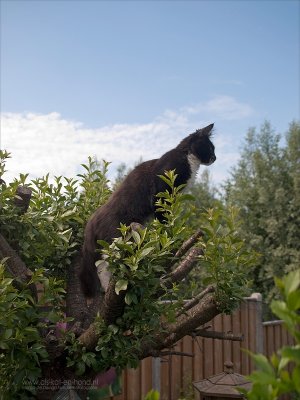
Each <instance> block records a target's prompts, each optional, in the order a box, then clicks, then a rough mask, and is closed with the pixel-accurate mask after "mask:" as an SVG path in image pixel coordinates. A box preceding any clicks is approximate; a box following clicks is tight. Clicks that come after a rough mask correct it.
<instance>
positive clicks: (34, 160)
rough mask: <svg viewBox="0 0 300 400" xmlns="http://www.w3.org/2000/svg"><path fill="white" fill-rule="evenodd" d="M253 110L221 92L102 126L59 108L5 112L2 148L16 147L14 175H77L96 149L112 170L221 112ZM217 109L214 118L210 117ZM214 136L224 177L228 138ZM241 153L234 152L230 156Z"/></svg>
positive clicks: (218, 175)
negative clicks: (149, 116) (143, 118)
mask: <svg viewBox="0 0 300 400" xmlns="http://www.w3.org/2000/svg"><path fill="white" fill-rule="evenodd" d="M251 111H252V109H251V107H250V106H248V105H246V104H241V103H239V102H237V101H236V100H235V99H234V98H231V97H228V96H218V97H215V98H213V99H211V100H209V101H208V102H206V103H200V104H198V105H195V106H192V107H183V108H181V109H180V110H178V111H174V110H167V111H165V112H164V113H163V114H162V115H161V116H159V117H157V118H156V119H154V121H152V122H149V123H145V124H115V125H109V126H104V127H101V128H98V129H90V128H87V127H85V126H84V125H83V124H81V123H79V122H76V121H70V120H66V119H64V118H63V117H62V116H61V115H60V114H58V113H50V114H45V115H39V114H33V113H24V114H17V113H3V114H2V116H1V148H2V149H6V150H7V151H9V152H11V153H12V158H11V159H10V160H9V161H8V163H7V168H6V169H7V170H8V172H7V173H6V175H5V177H4V178H5V179H6V180H7V181H10V180H11V179H13V177H16V176H18V174H19V173H20V172H22V173H25V172H28V173H29V174H30V177H39V176H42V175H45V174H46V173H48V172H49V173H50V175H51V176H54V175H65V176H74V175H76V174H77V173H78V172H79V166H80V164H82V163H85V162H86V161H87V158H88V156H94V155H95V156H97V158H98V159H105V160H107V161H110V162H112V168H111V171H112V172H111V173H113V171H115V169H116V167H117V166H118V165H119V164H120V163H121V162H124V163H126V164H127V165H128V166H132V165H133V164H134V162H136V161H137V160H138V159H139V158H141V157H142V158H143V159H144V160H147V159H151V158H156V157H159V156H160V155H161V154H163V153H164V152H166V151H167V150H169V149H171V148H172V147H174V146H176V145H177V144H178V143H179V142H180V140H181V139H182V138H183V137H185V136H186V135H187V134H189V133H191V132H193V131H194V130H195V129H196V128H200V127H202V126H205V124H207V123H210V122H212V121H213V120H215V119H216V118H219V119H221V120H222V119H225V120H226V119H232V118H244V117H246V116H248V115H249V113H251ZM212 115H213V116H214V118H212V119H210V118H211V117H212ZM200 116H201V119H200ZM195 117H196V118H195ZM203 117H205V118H203ZM227 139H228V137H227ZM214 141H215V144H216V148H217V153H218V154H217V156H218V159H220V156H222V153H223V156H222V159H224V163H223V164H222V169H220V168H219V169H218V167H217V164H216V165H215V166H213V168H212V175H213V178H215V180H217V181H220V180H221V179H223V178H224V177H225V174H226V170H225V169H224V165H226V164H227V161H226V159H227V157H226V140H224V138H222V137H218V136H216V137H215V139H214ZM236 156H237V155H233V154H232V155H231V156H230V157H231V160H232V158H236Z"/></svg>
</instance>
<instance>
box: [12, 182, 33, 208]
mask: <svg viewBox="0 0 300 400" xmlns="http://www.w3.org/2000/svg"><path fill="white" fill-rule="evenodd" d="M31 194H32V190H31V189H30V188H29V187H28V186H18V188H17V190H16V195H15V199H14V203H15V206H16V207H18V208H19V209H20V211H21V213H22V214H24V213H26V211H27V210H28V207H29V203H30V199H31Z"/></svg>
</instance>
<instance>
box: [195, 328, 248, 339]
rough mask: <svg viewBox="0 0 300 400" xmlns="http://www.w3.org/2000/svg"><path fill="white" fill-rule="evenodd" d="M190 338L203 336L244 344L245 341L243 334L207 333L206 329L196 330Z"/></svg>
mask: <svg viewBox="0 0 300 400" xmlns="http://www.w3.org/2000/svg"><path fill="white" fill-rule="evenodd" d="M190 336H192V337H196V336H201V337H205V338H211V339H220V340H232V341H237V342H242V341H243V340H244V335H243V334H242V333H238V334H233V333H232V332H217V331H207V330H206V329H196V330H195V331H194V332H192V333H191V334H190Z"/></svg>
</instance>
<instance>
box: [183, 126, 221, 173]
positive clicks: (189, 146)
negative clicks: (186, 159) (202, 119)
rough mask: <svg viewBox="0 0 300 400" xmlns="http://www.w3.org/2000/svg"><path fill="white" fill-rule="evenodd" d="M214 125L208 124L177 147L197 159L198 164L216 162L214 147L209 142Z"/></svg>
mask: <svg viewBox="0 0 300 400" xmlns="http://www.w3.org/2000/svg"><path fill="white" fill-rule="evenodd" d="M213 127H214V124H210V125H208V126H206V127H205V128H202V129H197V130H196V132H194V133H192V134H191V135H189V136H188V137H187V138H185V139H184V140H183V141H182V142H181V143H180V145H179V146H181V147H184V148H185V150H186V151H187V152H188V153H190V154H193V155H194V156H196V157H197V158H198V160H199V161H200V164H203V165H211V164H212V163H213V162H215V161H216V155H215V146H214V145H213V143H212V141H211V135H212V129H213Z"/></svg>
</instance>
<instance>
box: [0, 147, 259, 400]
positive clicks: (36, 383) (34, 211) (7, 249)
mask: <svg viewBox="0 0 300 400" xmlns="http://www.w3.org/2000/svg"><path fill="white" fill-rule="evenodd" d="M8 156H9V155H8V154H7V153H6V152H1V153H0V158H1V163H0V172H1V178H2V174H3V173H4V169H5V159H6V158H7V157H8ZM83 168H84V173H83V174H81V175H79V176H78V177H76V179H74V178H63V177H56V178H55V180H54V182H53V183H51V182H50V181H49V177H48V176H46V177H44V178H40V179H36V180H34V181H29V182H27V177H26V175H21V176H20V178H19V179H18V180H15V181H14V182H12V183H10V184H4V183H3V184H2V186H1V191H0V259H1V260H2V261H1V268H0V278H1V279H0V311H1V313H0V372H1V377H3V378H2V379H1V381H0V385H1V387H0V392H1V394H2V397H3V398H4V399H11V398H14V399H18V398H21V399H26V398H38V399H44V400H46V399H48V398H52V397H53V394H54V393H53V392H54V391H57V390H58V389H59V386H60V384H58V387H57V386H55V385H54V387H52V386H53V383H54V382H58V383H59V382H61V383H62V382H63V380H71V381H72V383H73V385H75V386H76V382H78V387H76V389H77V391H78V394H79V395H80V396H81V398H86V396H87V392H88V387H87V386H85V387H82V385H81V386H80V384H79V382H82V381H83V380H85V381H86V382H87V381H88V380H90V382H91V383H92V382H93V379H94V377H95V375H96V374H97V373H98V372H99V371H100V372H101V371H102V372H103V371H107V369H108V368H110V367H116V368H117V369H119V370H120V369H122V368H124V367H126V366H129V367H130V366H131V367H133V366H136V365H137V364H138V362H139V360H141V359H143V358H145V357H147V356H151V355H152V356H160V355H163V354H166V350H165V349H169V350H167V352H169V353H172V346H173V345H174V344H175V343H176V342H177V341H178V340H179V339H181V338H182V337H183V336H185V335H188V334H193V335H199V336H201V335H205V337H209V335H210V334H211V335H212V336H213V337H216V336H217V337H220V338H222V339H225V338H226V339H230V338H232V334H223V333H221V334H220V333H215V332H210V331H209V330H207V329H204V330H203V329H201V328H199V327H201V326H202V325H204V324H206V323H207V322H208V321H210V320H211V319H212V318H213V317H215V316H216V315H217V314H219V313H221V312H230V311H231V310H232V308H234V307H235V306H236V305H237V304H238V302H239V299H240V297H241V296H242V295H243V294H244V288H245V287H246V284H247V278H246V276H245V273H244V272H245V269H247V268H248V267H250V265H251V263H252V261H253V260H252V256H251V254H249V252H248V251H247V249H246V248H245V246H244V244H243V242H242V241H241V240H240V239H239V236H238V233H237V229H236V223H235V219H236V218H235V217H236V214H235V212H234V211H232V212H231V213H229V214H228V215H226V216H224V215H223V213H222V210H220V209H216V210H210V211H209V212H208V213H203V214H202V216H201V218H200V217H199V224H200V221H201V228H203V229H202V230H200V229H198V230H197V231H195V232H193V234H192V235H191V231H190V229H188V227H187V219H188V217H189V215H188V213H187V212H186V211H187V208H185V207H184V206H183V205H184V204H185V203H186V201H188V200H189V199H190V197H189V196H188V195H186V194H184V193H183V192H182V191H180V189H181V188H176V187H175V186H174V181H175V179H176V175H175V173H174V171H173V172H172V171H171V172H169V173H168V174H166V175H165V176H163V177H161V179H163V180H164V181H165V182H166V184H167V185H168V187H169V190H167V191H165V192H163V193H161V194H160V195H159V196H158V198H157V203H156V205H157V207H158V208H159V209H160V210H161V212H162V213H163V214H164V217H165V222H164V223H163V224H161V223H160V222H159V221H158V220H154V221H152V222H149V224H148V225H147V227H142V226H140V225H138V224H132V225H131V226H129V227H128V226H121V227H120V237H119V238H116V239H115V240H114V241H113V242H112V243H111V244H110V245H109V244H106V243H104V242H102V243H101V245H102V247H103V248H104V252H105V253H106V256H107V261H108V262H109V268H110V271H111V273H112V279H111V281H110V284H109V287H108V290H107V292H106V293H105V294H104V293H99V296H97V297H96V298H95V300H94V302H93V303H92V304H91V305H90V306H88V305H87V304H86V301H85V298H84V297H83V295H82V293H81V290H80V285H79V281H78V277H77V271H78V267H79V263H80V248H81V244H82V235H83V227H84V224H85V221H86V220H87V218H88V217H89V215H90V214H91V213H92V212H93V211H94V210H95V209H96V208H97V207H98V206H99V205H101V204H102V203H103V202H104V201H106V199H107V196H108V195H109V193H110V190H109V187H108V182H107V178H106V168H107V164H106V163H104V164H103V167H102V168H101V169H100V170H98V169H97V168H95V161H93V160H92V159H89V162H88V164H87V165H84V166H83ZM28 192H29V193H30V194H31V198H30V196H29V197H28V196H27V197H26V196H24V193H27V194H28ZM199 265H201V266H202V268H203V271H204V273H203V280H202V281H201V280H200V279H198V283H197V286H196V287H195V286H194V287H190V286H189V282H188V280H187V279H186V277H187V276H188V275H189V273H190V272H191V271H192V270H193V269H194V268H195V267H196V266H199ZM58 277H59V278H58ZM204 278H205V280H204ZM183 287H184V288H185V289H186V290H183V289H182V288H183ZM182 293H187V294H188V295H189V296H192V297H191V299H190V300H189V301H188V302H184V301H183V300H184V298H183V295H182ZM163 300H168V301H167V302H166V301H163ZM42 382H44V383H45V382H46V383H47V382H48V383H50V388H51V390H49V387H47V385H44V386H43V385H42V384H41V383H42ZM45 386H46V387H45Z"/></svg>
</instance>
